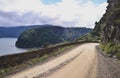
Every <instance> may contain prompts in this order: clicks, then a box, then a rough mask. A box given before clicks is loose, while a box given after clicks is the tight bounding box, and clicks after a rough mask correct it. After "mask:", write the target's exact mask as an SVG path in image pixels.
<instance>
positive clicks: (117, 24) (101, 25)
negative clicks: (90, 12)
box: [93, 0, 120, 44]
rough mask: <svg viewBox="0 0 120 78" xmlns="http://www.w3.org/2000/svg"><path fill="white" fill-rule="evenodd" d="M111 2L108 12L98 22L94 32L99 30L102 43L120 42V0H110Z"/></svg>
mask: <svg viewBox="0 0 120 78" xmlns="http://www.w3.org/2000/svg"><path fill="white" fill-rule="evenodd" d="M107 2H108V3H109V5H108V7H107V10H106V13H105V14H104V15H103V17H102V18H101V20H100V21H99V22H98V23H97V24H96V26H95V28H94V31H93V34H95V31H96V32H97V31H98V30H99V31H98V32H97V33H98V34H97V35H98V36H101V41H102V43H107V42H113V43H117V44H118V43H120V1H119V0H108V1H107Z"/></svg>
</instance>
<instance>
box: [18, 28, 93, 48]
mask: <svg viewBox="0 0 120 78" xmlns="http://www.w3.org/2000/svg"><path fill="white" fill-rule="evenodd" d="M90 31H91V29H89V28H63V27H58V26H53V27H41V28H33V29H30V30H27V31H25V32H23V33H22V34H21V35H20V36H19V38H18V40H17V42H16V46H17V47H20V48H32V47H41V46H42V45H46V44H56V43H60V42H64V41H72V40H75V39H77V38H79V37H80V36H81V35H84V34H86V33H89V32H90Z"/></svg>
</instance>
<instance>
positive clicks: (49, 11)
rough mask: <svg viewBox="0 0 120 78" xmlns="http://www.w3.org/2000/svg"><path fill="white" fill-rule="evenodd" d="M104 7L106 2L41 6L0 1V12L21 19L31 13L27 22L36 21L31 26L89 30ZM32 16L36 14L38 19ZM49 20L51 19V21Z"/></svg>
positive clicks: (73, 0) (74, 0)
mask: <svg viewBox="0 0 120 78" xmlns="http://www.w3.org/2000/svg"><path fill="white" fill-rule="evenodd" d="M106 6H107V3H106V2H104V3H101V4H96V3H94V2H93V1H92V0H86V2H85V1H84V0H62V1H61V2H59V3H56V4H52V5H46V4H43V3H42V2H41V1H40V0H0V10H1V11H4V12H16V13H18V14H19V15H20V16H21V17H23V16H25V14H26V13H29V12H32V14H33V16H35V17H33V18H32V16H31V17H30V16H29V17H28V19H29V20H28V21H30V19H32V20H33V19H35V20H36V21H32V23H33V24H46V23H47V24H53V25H62V26H78V27H80V26H85V27H89V28H93V27H94V22H95V21H98V20H99V19H100V18H101V17H102V15H103V14H104V13H105V10H106ZM32 14H31V15H32ZM34 14H37V15H38V17H36V15H34ZM27 16H28V15H26V19H27ZM19 18H20V17H19ZM38 18H39V19H38ZM42 19H43V20H45V19H46V22H43V21H41V20H42ZM47 19H48V20H47ZM49 19H52V21H50V20H49ZM23 20H24V19H23ZM14 21H15V20H14ZM25 21H26V23H27V24H31V23H30V22H27V20H25ZM68 23H69V24H68ZM10 24H11V23H10ZM21 24H25V23H21ZM8 25H9V22H8Z"/></svg>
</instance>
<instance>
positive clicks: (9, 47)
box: [0, 38, 26, 56]
mask: <svg viewBox="0 0 120 78" xmlns="http://www.w3.org/2000/svg"><path fill="white" fill-rule="evenodd" d="M16 40H17V38H0V56H3V55H9V54H15V53H21V52H26V50H25V49H20V48H17V47H16V46H15V42H16Z"/></svg>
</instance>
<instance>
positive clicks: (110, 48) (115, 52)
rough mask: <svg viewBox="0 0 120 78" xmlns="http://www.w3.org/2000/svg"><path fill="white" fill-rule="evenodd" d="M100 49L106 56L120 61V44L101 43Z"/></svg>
mask: <svg viewBox="0 0 120 78" xmlns="http://www.w3.org/2000/svg"><path fill="white" fill-rule="evenodd" d="M100 47H101V49H102V50H103V51H105V52H106V53H107V54H111V55H112V56H116V57H117V58H118V59H120V44H116V43H113V42H108V43H101V45H100Z"/></svg>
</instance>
